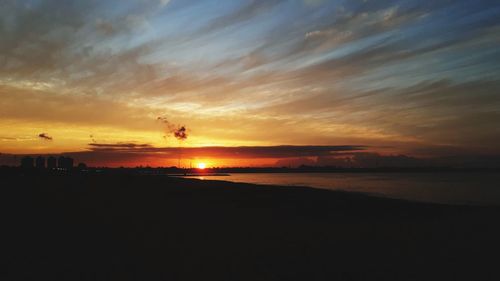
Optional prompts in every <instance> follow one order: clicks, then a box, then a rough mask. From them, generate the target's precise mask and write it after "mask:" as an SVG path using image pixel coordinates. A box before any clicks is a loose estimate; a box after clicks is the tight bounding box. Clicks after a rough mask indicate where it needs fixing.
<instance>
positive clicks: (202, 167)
mask: <svg viewBox="0 0 500 281" xmlns="http://www.w3.org/2000/svg"><path fill="white" fill-rule="evenodd" d="M206 167H207V164H205V163H198V169H201V170H203V169H205V168H206Z"/></svg>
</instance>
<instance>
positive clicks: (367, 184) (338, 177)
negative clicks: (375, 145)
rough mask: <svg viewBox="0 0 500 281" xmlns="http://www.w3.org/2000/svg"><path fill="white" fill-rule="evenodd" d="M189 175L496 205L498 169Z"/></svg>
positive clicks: (498, 200)
mask: <svg viewBox="0 0 500 281" xmlns="http://www.w3.org/2000/svg"><path fill="white" fill-rule="evenodd" d="M193 178H198V179H203V180H224V181H232V182H245V183H256V184H272V185H287V186H309V187H315V188H323V189H331V190H344V191H355V192H363V193H369V194H373V195H376V196H382V197H390V198H402V199H408V200H413V201H426V202H438V203H448V204H469V205H500V173H363V174H356V173H287V174H267V173H262V174H258V173H257V174H230V175H229V176H205V177H203V176H194V177H193Z"/></svg>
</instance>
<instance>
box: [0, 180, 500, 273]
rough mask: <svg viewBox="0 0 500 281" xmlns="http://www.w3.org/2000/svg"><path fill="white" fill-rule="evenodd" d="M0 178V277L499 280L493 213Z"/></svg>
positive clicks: (179, 184)
mask: <svg viewBox="0 0 500 281" xmlns="http://www.w3.org/2000/svg"><path fill="white" fill-rule="evenodd" d="M1 176H2V179H1V180H2V184H1V189H0V193H1V194H0V198H1V199H0V200H1V202H0V203H1V206H2V209H3V210H2V215H1V226H2V227H1V232H2V237H3V238H2V240H1V241H2V242H1V245H2V246H1V250H0V255H1V258H2V260H1V266H2V268H1V274H2V276H0V279H1V280H500V279H499V277H500V272H499V270H500V269H499V267H498V257H499V255H500V247H499V245H500V242H499V241H500V226H499V225H500V220H499V219H500V210H499V209H498V208H493V207H463V206H444V205H433V204H422V203H411V202H406V201H400V200H389V199H380V198H371V197H368V196H364V195H359V194H351V193H343V192H332V191H325V190H314V189H308V188H295V187H294V188H287V187H264V186H255V185H247V184H235V183H226V182H217V181H197V180H188V179H181V178H169V177H165V176H151V175H149V176H145V175H142V176H141V175H134V174H101V175H97V174H72V175H61V174H48V173H38V174H36V173H35V174H27V173H22V172H9V173H3V174H2V175H1Z"/></svg>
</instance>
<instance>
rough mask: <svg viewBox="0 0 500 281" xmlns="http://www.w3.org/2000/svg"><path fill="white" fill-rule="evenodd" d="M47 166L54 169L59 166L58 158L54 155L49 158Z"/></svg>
mask: <svg viewBox="0 0 500 281" xmlns="http://www.w3.org/2000/svg"><path fill="white" fill-rule="evenodd" d="M47 168H48V169H51V170H54V169H56V168H57V159H56V158H55V157H53V156H50V157H49V158H47Z"/></svg>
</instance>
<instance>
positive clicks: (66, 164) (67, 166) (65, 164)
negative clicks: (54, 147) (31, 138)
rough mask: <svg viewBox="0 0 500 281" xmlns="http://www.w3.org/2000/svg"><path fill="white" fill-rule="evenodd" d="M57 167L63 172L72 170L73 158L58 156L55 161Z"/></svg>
mask: <svg viewBox="0 0 500 281" xmlns="http://www.w3.org/2000/svg"><path fill="white" fill-rule="evenodd" d="M57 167H58V168H59V169H63V170H71V169H73V158H70V157H64V156H59V159H57Z"/></svg>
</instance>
